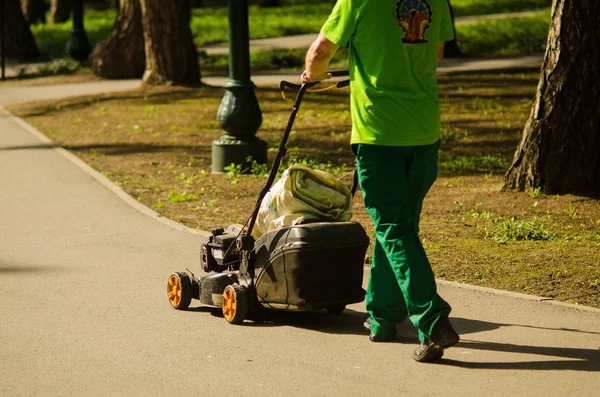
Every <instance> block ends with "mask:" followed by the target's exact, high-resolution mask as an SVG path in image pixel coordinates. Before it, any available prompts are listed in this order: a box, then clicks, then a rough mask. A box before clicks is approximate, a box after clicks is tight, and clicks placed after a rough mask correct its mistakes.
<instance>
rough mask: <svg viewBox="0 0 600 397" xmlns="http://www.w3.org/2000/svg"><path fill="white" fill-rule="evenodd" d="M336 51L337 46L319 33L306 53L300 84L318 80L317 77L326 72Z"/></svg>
mask: <svg viewBox="0 0 600 397" xmlns="http://www.w3.org/2000/svg"><path fill="white" fill-rule="evenodd" d="M337 49H338V45H337V44H334V43H333V42H331V41H330V40H328V39H327V37H325V36H323V35H322V34H321V33H319V36H318V37H317V39H316V40H315V41H314V42H313V43H312V45H311V46H310V48H309V49H308V52H307V53H306V60H305V62H306V65H305V69H304V73H302V77H301V81H302V83H306V82H309V81H316V80H319V77H321V76H322V75H324V74H325V72H326V71H327V67H328V66H329V61H331V58H333V55H334V54H335V52H336V51H337Z"/></svg>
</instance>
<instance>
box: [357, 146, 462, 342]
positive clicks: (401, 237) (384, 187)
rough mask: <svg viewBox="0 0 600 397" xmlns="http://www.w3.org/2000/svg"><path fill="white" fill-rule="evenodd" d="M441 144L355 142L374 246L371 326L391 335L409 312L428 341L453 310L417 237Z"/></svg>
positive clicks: (369, 299) (369, 304) (369, 293)
mask: <svg viewBox="0 0 600 397" xmlns="http://www.w3.org/2000/svg"><path fill="white" fill-rule="evenodd" d="M438 149H439V143H435V144H432V145H424V146H407V147H395V146H377V145H366V144H359V145H353V151H354V154H355V155H356V163H357V169H358V177H359V183H360V187H361V189H362V192H363V193H362V194H363V199H364V202H365V207H366V209H367V212H368V213H369V215H370V216H371V218H373V222H374V224H375V245H374V249H373V260H372V262H371V274H370V277H369V284H368V287H367V298H366V305H367V312H368V313H369V315H370V316H371V331H372V332H373V333H374V334H375V335H378V336H386V335H389V334H391V333H392V332H393V331H394V330H395V327H396V323H401V322H403V321H404V320H405V319H406V317H407V316H408V318H409V319H410V321H411V322H412V324H413V325H414V326H415V327H416V328H417V329H418V331H419V339H420V340H421V342H425V341H426V339H427V338H428V337H429V336H430V335H431V331H432V329H433V326H434V325H435V323H436V322H437V320H438V319H439V318H440V317H441V316H443V315H448V314H449V313H450V310H451V309H450V305H449V304H448V303H447V302H446V301H444V300H443V299H442V298H441V297H440V296H439V295H438V294H437V289H436V285H435V279H434V276H433V271H432V270H431V264H430V263H429V260H428V259H427V255H426V254H425V250H424V249H423V245H422V244H421V240H420V239H419V220H420V214H421V208H422V205H423V199H424V198H425V195H426V194H427V192H428V191H429V189H430V188H431V185H432V184H433V182H434V181H435V179H436V178H437V153H438Z"/></svg>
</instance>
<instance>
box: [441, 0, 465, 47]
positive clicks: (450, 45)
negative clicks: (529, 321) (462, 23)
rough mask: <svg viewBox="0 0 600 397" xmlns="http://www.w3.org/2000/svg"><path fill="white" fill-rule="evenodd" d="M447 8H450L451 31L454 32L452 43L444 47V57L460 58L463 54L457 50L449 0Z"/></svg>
mask: <svg viewBox="0 0 600 397" xmlns="http://www.w3.org/2000/svg"><path fill="white" fill-rule="evenodd" d="M448 6H449V7H450V17H451V18H452V30H454V39H453V40H452V41H448V42H447V43H446V45H445V46H444V57H445V58H457V57H462V56H464V54H463V53H462V51H461V50H460V48H458V43H457V42H456V24H455V23H454V11H453V10H452V4H450V0H448Z"/></svg>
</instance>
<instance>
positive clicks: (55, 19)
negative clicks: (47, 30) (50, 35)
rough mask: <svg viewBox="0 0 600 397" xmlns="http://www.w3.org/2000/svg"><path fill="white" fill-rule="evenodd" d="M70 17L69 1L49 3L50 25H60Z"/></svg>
mask: <svg viewBox="0 0 600 397" xmlns="http://www.w3.org/2000/svg"><path fill="white" fill-rule="evenodd" d="M70 16H71V1H70V0H52V1H51V2H50V23H62V22H66V21H68V20H69V17H70Z"/></svg>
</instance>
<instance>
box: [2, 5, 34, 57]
mask: <svg viewBox="0 0 600 397" xmlns="http://www.w3.org/2000/svg"><path fill="white" fill-rule="evenodd" d="M4 7H5V8H4V13H5V15H4V18H6V19H5V20H6V21H10V23H7V24H4V26H3V27H2V29H4V33H5V38H6V42H5V50H6V57H7V58H17V59H20V60H28V59H32V58H35V57H37V56H39V51H38V48H37V45H36V43H35V39H34V38H33V35H32V34H31V30H30V29H29V24H28V23H27V21H25V17H24V16H23V12H22V10H21V4H20V2H19V0H4Z"/></svg>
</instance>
